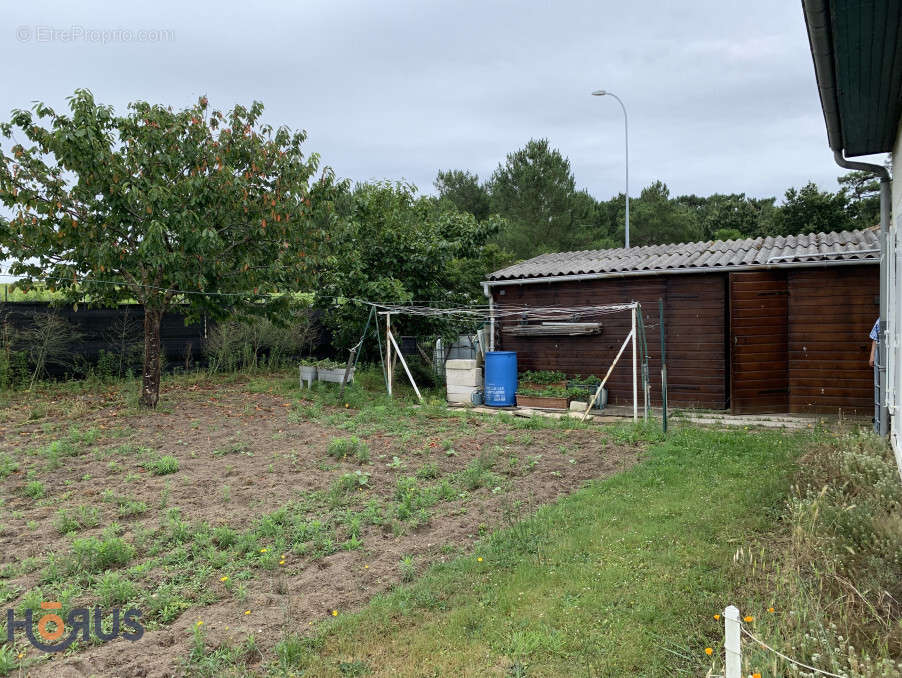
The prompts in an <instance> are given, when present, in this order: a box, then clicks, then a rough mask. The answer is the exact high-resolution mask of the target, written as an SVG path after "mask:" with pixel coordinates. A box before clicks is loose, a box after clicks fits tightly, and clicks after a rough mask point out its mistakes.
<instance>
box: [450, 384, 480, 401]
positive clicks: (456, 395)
mask: <svg viewBox="0 0 902 678" xmlns="http://www.w3.org/2000/svg"><path fill="white" fill-rule="evenodd" d="M478 390H479V389H478V388H476V387H475V386H453V385H450V384H449V385H448V386H447V397H448V401H449V402H452V403H471V402H472V396H473V391H478Z"/></svg>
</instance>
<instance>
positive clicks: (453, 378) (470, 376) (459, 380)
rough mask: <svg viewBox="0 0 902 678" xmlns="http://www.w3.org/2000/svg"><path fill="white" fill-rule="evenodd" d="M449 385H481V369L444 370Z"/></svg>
mask: <svg viewBox="0 0 902 678" xmlns="http://www.w3.org/2000/svg"><path fill="white" fill-rule="evenodd" d="M445 382H446V383H447V384H448V385H449V386H482V370H480V369H475V370H445Z"/></svg>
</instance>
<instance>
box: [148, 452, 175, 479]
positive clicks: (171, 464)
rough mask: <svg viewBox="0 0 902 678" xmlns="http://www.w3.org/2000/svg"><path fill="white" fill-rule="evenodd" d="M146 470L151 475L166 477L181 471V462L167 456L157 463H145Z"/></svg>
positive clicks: (156, 461)
mask: <svg viewBox="0 0 902 678" xmlns="http://www.w3.org/2000/svg"><path fill="white" fill-rule="evenodd" d="M144 468H145V469H147V470H148V471H149V472H150V473H151V475H155V476H165V475H167V474H169V473H175V472H176V471H178V470H179V460H178V459H176V458H175V457H173V456H172V455H165V456H163V457H160V458H159V459H157V460H155V461H148V462H145V463H144Z"/></svg>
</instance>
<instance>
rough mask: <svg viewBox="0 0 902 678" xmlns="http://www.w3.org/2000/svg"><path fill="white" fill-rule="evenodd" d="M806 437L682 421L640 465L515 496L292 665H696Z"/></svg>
mask: <svg viewBox="0 0 902 678" xmlns="http://www.w3.org/2000/svg"><path fill="white" fill-rule="evenodd" d="M649 433H650V431H643V430H641V429H640V430H639V431H638V432H637V433H635V432H634V433H631V432H629V431H627V430H626V429H625V428H622V429H620V430H618V435H619V436H620V437H622V438H624V439H633V438H641V437H643V435H647V434H649ZM803 441H804V439H803V438H801V437H798V436H788V435H786V434H783V433H779V434H777V433H748V432H719V431H708V430H698V429H685V430H681V431H677V432H675V433H673V434H672V435H671V436H670V437H669V438H668V439H667V440H666V441H663V442H660V443H658V444H656V445H654V446H653V447H652V448H651V449H650V451H649V457H648V459H647V460H646V461H644V462H643V463H641V464H640V465H638V466H636V467H634V468H633V469H631V470H629V471H626V472H625V473H622V474H619V475H617V476H614V477H612V478H610V479H607V480H604V481H600V482H596V483H593V484H591V485H590V486H588V487H586V488H584V489H581V490H579V491H577V492H576V493H574V494H573V495H571V496H569V497H567V498H566V499H564V500H562V501H560V502H559V503H557V504H555V505H553V506H549V507H545V508H543V509H541V510H540V511H539V512H538V513H537V514H536V515H535V516H532V517H529V518H526V519H525V520H520V518H521V517H523V516H521V515H520V513H519V512H520V511H522V509H518V508H517V507H510V509H509V512H508V522H509V525H510V526H509V528H508V529H506V530H503V531H501V532H498V533H496V534H494V535H492V536H491V537H490V538H488V539H486V540H484V541H483V542H481V543H480V544H479V545H477V547H476V548H475V549H474V552H473V553H472V555H470V556H467V557H463V558H460V559H458V560H456V561H454V562H452V563H450V564H447V565H438V566H436V567H433V568H432V569H431V570H430V571H429V572H428V573H427V574H426V575H425V576H424V577H423V578H422V579H421V580H419V581H418V582H416V583H414V584H412V585H411V586H409V587H405V588H402V589H400V590H397V591H395V592H393V593H391V594H389V595H386V596H382V597H377V598H376V599H374V600H373V601H372V603H371V604H370V605H369V606H368V607H367V608H366V609H365V610H364V611H363V612H361V613H359V614H356V615H351V616H347V617H342V618H340V619H339V620H337V621H336V622H335V623H334V624H333V625H331V626H330V627H329V628H327V629H326V630H325V631H323V633H322V635H321V636H320V637H319V638H318V643H317V644H316V647H315V649H314V650H311V651H309V652H307V653H306V654H304V656H303V657H301V658H300V659H297V661H296V664H295V666H297V667H298V668H305V669H308V670H309V672H310V675H325V676H333V675H334V676H339V675H342V673H341V669H340V665H341V663H342V662H345V663H346V662H347V661H348V660H349V659H350V660H354V659H360V658H364V657H365V658H367V661H369V662H370V663H371V664H375V665H377V666H379V667H380V669H381V671H382V672H383V673H384V674H385V675H399V676H407V675H409V676H414V675H436V676H444V675H455V676H480V675H487V674H490V673H491V674H493V675H494V674H497V675H528V676H531V677H532V676H560V675H597V676H612V677H613V676H624V675H633V676H662V675H695V674H697V673H699V672H702V673H703V672H704V667H705V662H706V659H707V658H706V657H705V655H704V648H705V647H706V646H709V645H712V644H716V641H717V640H718V638H719V634H720V629H719V627H718V625H717V622H715V621H714V619H713V616H712V615H713V614H714V613H715V612H717V611H719V610H722V609H723V607H724V606H725V605H726V604H728V603H729V602H730V600H731V591H730V581H731V578H730V576H729V571H730V566H731V562H732V556H733V553H734V552H735V550H736V548H737V544H740V543H742V540H744V539H750V538H751V537H752V536H753V535H755V534H758V533H762V532H764V531H766V530H769V529H771V528H772V527H773V524H774V521H775V520H776V518H777V516H778V515H779V513H780V510H781V509H782V506H783V502H784V500H785V498H786V494H787V492H788V490H789V484H790V478H791V476H792V473H793V469H794V462H795V459H796V457H797V456H798V455H799V454H800V453H801V450H802V446H803ZM480 466H481V468H480V469H479V471H480V472H482V473H486V472H488V469H487V467H488V464H487V463H486V461H484V462H483V463H482V464H480ZM479 559H481V560H479ZM425 667H429V668H428V672H426V673H424V672H423V670H424V668H425ZM499 668H500V669H501V670H502V673H498V669H499Z"/></svg>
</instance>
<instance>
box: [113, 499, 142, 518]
mask: <svg viewBox="0 0 902 678" xmlns="http://www.w3.org/2000/svg"><path fill="white" fill-rule="evenodd" d="M146 512H147V504H145V503H144V502H143V501H138V500H136V499H124V500H122V501H120V502H119V515H120V516H121V517H123V518H132V517H134V516H139V515H141V514H143V513H146Z"/></svg>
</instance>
